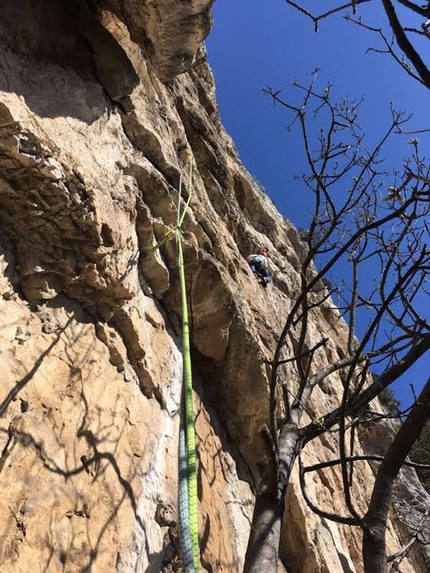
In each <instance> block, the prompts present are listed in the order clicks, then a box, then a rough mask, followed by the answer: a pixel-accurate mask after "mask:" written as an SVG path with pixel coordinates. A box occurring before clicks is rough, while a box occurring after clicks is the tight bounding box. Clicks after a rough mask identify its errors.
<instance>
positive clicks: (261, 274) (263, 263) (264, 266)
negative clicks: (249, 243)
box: [246, 251, 272, 287]
mask: <svg viewBox="0 0 430 573" xmlns="http://www.w3.org/2000/svg"><path fill="white" fill-rule="evenodd" d="M268 257H269V255H268V254H267V253H265V252H264V251H259V252H258V254H254V255H249V257H247V258H246V261H247V263H248V265H249V266H250V267H251V271H252V272H253V273H254V274H255V276H257V277H258V278H260V279H261V284H262V285H263V286H264V287H267V285H268V284H269V283H270V281H271V280H272V277H271V275H270V273H269V262H268V260H267V259H268Z"/></svg>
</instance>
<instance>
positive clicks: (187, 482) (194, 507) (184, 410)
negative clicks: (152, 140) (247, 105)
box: [148, 163, 200, 573]
mask: <svg viewBox="0 0 430 573" xmlns="http://www.w3.org/2000/svg"><path fill="white" fill-rule="evenodd" d="M192 183H193V164H192V163H191V164H190V174H189V191H188V199H187V202H186V203H185V206H184V209H183V210H182V213H181V194H182V176H181V177H180V180H179V196H178V213H177V220H176V226H172V227H171V228H170V229H169V231H168V232H167V234H166V236H165V237H164V238H163V239H162V240H161V241H160V242H159V243H157V244H156V245H155V246H154V247H153V248H152V249H151V250H150V251H149V252H148V255H149V254H151V253H154V252H155V251H156V250H157V249H159V248H160V247H161V246H162V245H163V244H164V243H165V242H166V241H168V240H169V239H170V238H171V237H172V235H173V233H174V234H175V237H176V249H177V257H178V267H179V283H180V291H181V306H182V361H183V388H182V398H181V416H180V427H179V455H178V457H179V530H180V544H181V553H182V560H183V564H184V570H185V573H196V572H197V571H198V570H199V562H200V550H199V524H198V494H197V469H196V465H197V464H196V432H195V427H194V406H193V379H192V370H191V352H190V326H189V319H188V301H187V283H186V276H185V264H184V251H183V246H182V224H183V222H184V219H185V215H186V213H187V210H188V207H189V205H190V201H191V196H192V188H193V187H192Z"/></svg>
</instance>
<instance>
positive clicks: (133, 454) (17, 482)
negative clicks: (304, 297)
mask: <svg viewBox="0 0 430 573" xmlns="http://www.w3.org/2000/svg"><path fill="white" fill-rule="evenodd" d="M210 5H211V2H210V1H208V0H186V1H182V2H173V1H167V0H165V1H162V2H153V1H150V0H147V1H139V2H137V1H136V0H125V1H124V2H119V1H118V0H103V1H102V0H100V1H99V2H93V3H90V2H88V3H86V2H84V0H81V1H77V0H76V1H74V2H67V3H66V2H55V1H54V0H44V1H42V0H33V1H30V0H23V1H22V2H19V3H10V2H8V1H6V0H1V1H0V9H1V12H0V13H1V18H2V26H1V29H0V43H1V50H0V223H1V227H0V246H1V254H0V268H1V278H0V377H1V385H0V392H1V394H0V452H1V456H0V488H1V491H2V496H1V497H0V562H1V564H2V565H1V570H2V572H10V573H22V572H27V571H34V572H35V573H36V572H39V571H40V572H42V571H44V572H48V573H50V572H57V571H58V572H60V571H66V572H67V573H75V572H76V573H78V572H84V571H90V570H91V571H92V572H93V573H99V572H100V573H102V572H103V573H106V572H114V571H118V572H121V573H128V572H130V573H131V572H132V571H133V572H138V573H144V572H146V573H149V572H154V573H156V572H159V571H163V572H167V571H181V565H180V561H179V557H178V537H177V536H178V529H177V521H178V517H177V473H178V472H177V437H178V423H179V416H178V410H179V403H180V392H181V372H182V362H181V350H180V349H181V341H180V337H179V333H180V321H181V309H180V298H179V281H178V268H177V263H176V252H175V245H174V242H173V241H172V240H171V241H167V242H166V243H164V244H163V246H162V247H161V248H160V249H159V250H158V251H156V252H152V251H151V249H152V248H153V246H154V245H155V244H157V242H159V241H161V240H162V239H163V238H164V237H165V236H166V234H167V233H168V232H169V229H170V228H171V227H172V225H174V223H175V220H176V209H177V201H178V188H179V180H180V177H181V176H182V180H183V197H185V198H186V197H188V196H189V193H190V190H191V186H190V168H191V167H192V193H193V196H192V199H191V207H190V210H189V214H188V215H187V217H186V219H185V225H184V231H185V232H184V239H185V262H186V268H187V282H188V293H189V300H190V315H191V326H192V353H193V361H194V383H195V405H196V411H197V420H196V430H197V438H198V459H199V472H198V475H199V496H200V501H201V504H200V538H201V570H202V571H207V572H213V573H215V572H216V573H219V572H232V573H233V572H240V571H241V568H242V565H243V558H244V552H245V549H246V543H247V537H248V533H249V528H250V520H251V516H252V509H253V500H254V497H253V492H254V491H255V480H258V476H259V468H260V467H261V463H262V461H263V458H264V455H265V450H264V447H263V444H262V442H261V438H260V431H261V429H262V427H263V425H264V424H265V423H266V421H267V415H268V379H267V375H268V372H267V370H266V367H265V365H264V360H268V359H270V357H271V352H273V349H274V346H275V343H276V337H277V335H278V333H279V332H280V330H281V328H282V324H283V318H284V317H285V315H286V312H287V311H288V309H289V307H290V305H291V302H292V300H293V298H294V296H295V295H296V293H297V290H298V285H299V275H298V272H297V271H298V268H299V264H300V257H301V256H303V245H302V243H301V242H300V239H299V237H298V235H297V233H296V231H295V229H294V228H293V227H292V225H291V224H290V223H289V222H288V221H287V220H285V219H284V218H283V217H281V216H280V215H279V214H278V213H277V211H276V209H275V207H274V206H273V204H272V203H271V202H270V200H269V199H268V198H267V196H266V195H265V194H264V192H263V191H262V190H261V189H260V188H259V187H258V185H257V184H256V183H255V182H254V180H253V179H252V177H251V176H250V175H249V174H248V173H247V172H246V171H245V169H244V167H243V166H242V164H241V163H240V160H239V158H238V155H237V152H236V149H235V147H234V144H233V142H232V141H231V139H230V138H229V136H228V135H227V134H226V132H225V131H224V129H223V127H222V125H221V123H220V120H219V116H218V111H217V104H216V99H215V87H214V81H213V78H212V74H211V71H210V69H209V67H208V65H207V64H206V63H205V50H204V47H203V46H202V44H201V42H202V40H203V39H204V38H205V36H206V35H207V34H208V33H209V30H210V25H211V16H210ZM257 248H264V249H265V250H266V251H268V253H269V254H270V257H271V265H272V271H273V275H274V283H273V285H272V286H271V287H270V288H269V289H267V290H264V289H262V288H261V287H260V286H259V284H258V283H257V282H256V281H255V279H254V277H253V276H252V273H251V272H250V270H249V268H248V265H247V263H246V260H245V259H246V256H247V255H248V254H249V253H250V252H253V251H255V250H256V249H257ZM311 334H312V338H313V340H314V341H317V340H319V337H320V336H321V334H324V335H326V336H328V337H329V338H330V343H329V344H328V345H327V348H326V350H325V352H326V353H327V358H328V359H330V360H331V359H333V358H335V357H337V356H338V355H339V354H341V353H342V352H343V348H344V347H345V343H346V342H345V341H346V328H345V326H344V324H343V323H342V321H339V320H338V315H337V314H336V310H334V309H332V308H331V306H330V303H329V302H327V303H325V307H324V308H323V310H322V311H318V312H317V311H315V312H314V313H313V315H312V324H311ZM290 342H291V343H294V340H291V341H290ZM321 356H323V354H321ZM321 360H322V358H321ZM288 375H289V376H291V377H292V379H293V380H295V374H294V372H293V371H291V372H290V373H289V374H288ZM341 388H342V386H341V381H340V379H339V378H338V376H337V375H333V376H332V377H331V378H330V380H329V381H327V382H326V383H325V384H324V385H323V386H322V387H321V388H320V389H317V390H316V391H315V393H314V397H313V400H312V405H311V412H310V413H311V414H312V415H315V416H320V415H321V414H322V413H324V412H326V411H327V410H328V409H330V408H331V407H332V406H334V405H335V404H336V401H337V400H338V399H339V397H340V395H341ZM335 443H336V442H335V437H334V436H332V435H327V436H325V437H323V438H322V440H321V441H320V442H318V443H315V444H313V445H311V446H309V447H308V449H307V451H306V459H307V461H309V462H310V461H312V462H317V461H322V460H326V459H329V458H331V457H333V455H335ZM358 449H360V448H358ZM317 477H318V479H317ZM371 477H372V469H371V467H370V466H368V465H367V464H364V463H362V464H361V465H359V466H358V467H357V471H356V478H355V479H356V486H355V488H356V498H357V500H358V507H359V509H361V510H362V511H363V510H364V508H365V503H366V500H367V498H368V496H369V484H370V483H371ZM308 481H309V491H310V494H311V495H312V497H313V499H315V500H318V502H319V504H320V505H321V506H323V507H326V508H330V509H337V510H339V511H340V512H342V511H345V508H344V506H343V503H342V497H341V495H339V491H340V490H341V479H340V476H339V473H338V472H337V470H335V469H329V470H326V471H325V472H324V475H319V476H315V481H312V478H310V479H309V480H308ZM287 509H288V512H289V513H288V527H287V528H285V534H284V538H283V539H282V547H281V557H282V560H283V562H284V564H283V565H282V564H281V563H280V571H285V570H288V571H290V572H297V573H306V572H308V573H314V572H318V571H321V572H330V573H341V572H344V571H347V572H351V573H352V572H356V573H360V572H361V571H362V567H361V565H360V560H361V559H360V536H359V533H358V531H357V530H356V529H348V528H344V527H341V526H338V525H336V524H333V523H331V522H327V521H324V520H321V519H320V518H318V517H317V516H315V515H314V514H312V512H311V511H310V510H309V509H308V508H307V506H306V505H305V503H304V502H303V499H302V497H301V493H300V487H299V484H298V480H297V477H296V476H295V475H294V478H293V481H292V484H291V487H290V488H289V491H288V497H287ZM408 540H409V534H408V532H407V530H406V528H405V526H404V524H403V522H402V521H401V517H399V518H396V519H394V520H393V521H392V523H391V524H390V528H389V532H388V543H389V548H390V551H395V550H398V549H399V548H400V547H401V546H402V545H403V544H405V543H406V542H407V541H408ZM423 567H424V565H423V561H422V560H421V557H420V556H419V554H418V552H417V551H415V550H414V551H412V552H411V554H410V558H409V559H406V560H405V561H404V562H403V564H402V571H404V572H405V573H407V572H410V573H412V572H415V573H416V572H419V571H424V570H425V569H424V568H423Z"/></svg>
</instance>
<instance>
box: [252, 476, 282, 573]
mask: <svg viewBox="0 0 430 573" xmlns="http://www.w3.org/2000/svg"><path fill="white" fill-rule="evenodd" d="M276 489H277V488H276V487H275V491H273V487H271V488H267V490H266V491H264V492H262V493H261V494H258V495H257V499H256V501H255V507H254V515H253V517H252V525H251V531H250V536H249V540H248V548H247V551H246V556H245V566H244V569H243V573H262V572H263V571H264V572H265V573H271V572H273V573H276V570H277V567H278V554H279V540H280V538H281V522H282V514H283V510H284V500H283V499H282V500H280V502H279V503H278V502H277V501H276Z"/></svg>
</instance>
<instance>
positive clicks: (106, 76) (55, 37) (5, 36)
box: [0, 0, 139, 123]
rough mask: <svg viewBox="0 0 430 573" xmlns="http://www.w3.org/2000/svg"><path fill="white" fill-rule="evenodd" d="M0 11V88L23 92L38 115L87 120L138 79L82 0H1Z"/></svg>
mask: <svg viewBox="0 0 430 573" xmlns="http://www.w3.org/2000/svg"><path fill="white" fill-rule="evenodd" d="M17 12H18V14H17ZM0 13H1V15H2V26H1V30H0V45H1V52H0V53H1V55H0V90H3V91H6V92H13V93H16V94H18V95H21V96H23V97H24V98H25V101H26V103H27V105H28V106H29V107H30V108H31V109H32V111H34V112H35V113H37V114H38V115H40V116H42V117H74V118H77V119H80V120H82V121H84V122H86V123H92V122H94V121H96V120H97V119H98V118H99V117H100V116H101V115H102V114H103V113H104V112H105V111H106V109H107V108H108V107H110V106H111V103H110V102H109V99H110V100H112V101H113V102H117V101H119V100H120V99H121V98H122V97H124V96H127V95H129V94H130V93H131V92H132V90H133V89H134V87H135V86H136V85H137V84H138V81H139V79H138V77H137V75H136V73H135V71H134V68H133V66H132V64H131V62H130V61H129V59H128V58H127V56H126V54H125V52H124V50H123V49H122V48H121V46H120V45H119V44H118V43H117V42H116V40H115V39H114V37H113V36H112V35H111V34H110V33H109V32H108V31H107V30H106V29H105V28H104V27H103V26H102V24H101V23H100V21H99V19H98V16H97V14H96V13H95V12H93V11H91V10H90V9H89V7H88V6H87V3H86V2H85V1H84V0H73V1H70V2H56V1H55V0H32V1H30V0H22V1H21V2H19V3H18V4H16V3H11V2H9V1H8V0H0ZM106 95H107V97H106Z"/></svg>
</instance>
